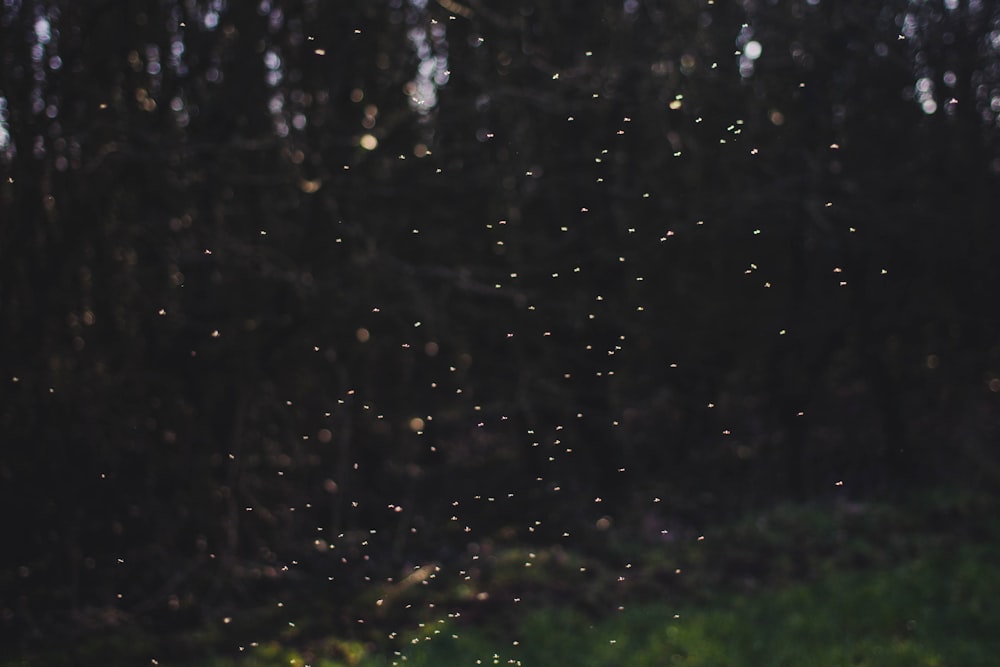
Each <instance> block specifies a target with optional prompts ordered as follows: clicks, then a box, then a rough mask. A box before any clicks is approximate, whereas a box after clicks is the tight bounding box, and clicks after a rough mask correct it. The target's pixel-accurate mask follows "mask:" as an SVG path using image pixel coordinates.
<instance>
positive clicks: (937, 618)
mask: <svg viewBox="0 0 1000 667" xmlns="http://www.w3.org/2000/svg"><path fill="white" fill-rule="evenodd" d="M993 509H994V508H993V506H992V503H990V504H989V505H976V506H972V505H968V504H963V503H956V502H954V501H953V500H948V501H946V502H944V503H941V502H934V503H931V504H929V505H927V506H925V507H922V508H919V507H913V506H908V507H907V508H906V510H905V511H899V510H892V509H887V508H885V507H878V506H870V507H868V508H866V509H865V511H863V512H858V511H856V510H851V511H850V512H847V513H846V514H845V513H843V512H840V513H838V512H837V511H831V510H830V508H828V507H827V508H815V507H811V508H802V507H787V508H784V509H778V510H774V511H770V512H769V513H767V514H766V515H765V516H763V517H761V516H757V517H754V518H751V519H750V520H748V521H743V522H736V523H732V524H728V525H726V526H723V527H720V528H719V530H718V531H716V532H715V533H713V534H709V535H708V537H707V538H706V539H705V540H704V541H700V540H698V541H694V542H693V543H692V544H690V545H688V546H686V547H678V548H676V549H673V550H672V551H670V552H669V553H670V554H671V555H670V558H671V559H673V560H669V561H668V559H667V557H666V556H664V554H665V553H668V551H667V550H665V549H663V548H654V547H650V546H648V545H647V546H646V547H638V546H635V545H633V546H631V547H630V546H627V545H620V548H621V549H622V550H623V551H626V552H628V553H629V554H630V555H631V556H632V557H633V559H634V561H635V567H634V568H632V569H631V570H629V573H630V576H632V573H634V578H635V580H636V582H635V583H633V585H632V588H628V589H626V592H625V593H624V594H623V595H620V596H618V597H617V599H615V595H613V594H612V593H610V592H609V589H608V587H607V586H606V585H604V584H602V585H604V588H600V587H599V585H598V584H596V583H595V584H593V585H592V586H597V588H591V589H587V588H586V585H585V584H580V587H579V590H576V589H574V591H575V593H574V594H573V595H570V596H568V597H567V596H566V589H565V586H562V587H560V588H558V589H557V590H558V591H559V594H558V595H545V594H539V595H537V596H535V597H531V591H532V590H533V589H537V590H539V591H542V592H543V593H544V589H546V588H547V587H548V588H552V587H553V586H554V585H555V582H556V581H557V580H558V579H560V578H561V577H563V576H564V575H565V572H563V571H560V570H559V568H558V567H557V565H556V564H555V559H550V560H549V561H546V559H545V558H543V557H541V556H539V558H537V560H536V561H535V562H536V563H537V564H538V566H537V567H535V568H524V567H523V563H521V562H520V561H521V560H522V559H520V558H518V557H514V558H510V559H507V560H509V562H510V563H511V564H512V565H511V567H510V569H509V570H503V569H502V568H500V569H498V571H497V572H496V574H495V576H494V578H493V587H494V588H493V591H492V592H493V593H494V594H495V595H496V596H498V597H501V596H504V595H505V594H507V599H510V596H509V594H510V592H511V591H517V592H518V593H519V594H524V595H525V597H526V601H525V602H524V603H523V604H515V603H512V602H509V603H506V604H503V605H499V606H497V607H495V608H491V609H492V611H488V612H486V613H483V612H479V613H475V614H463V613H460V614H453V613H447V611H446V610H454V609H460V608H462V603H461V601H460V600H459V599H458V596H457V595H456V596H455V597H453V598H451V599H449V598H448V596H447V595H445V596H444V597H443V598H442V597H439V598H437V599H436V603H435V604H433V605H429V604H426V601H427V600H426V598H424V599H421V600H415V602H421V603H422V604H421V605H414V609H417V608H418V606H419V608H421V609H423V611H422V612H420V613H419V614H418V613H417V612H414V613H413V615H412V618H408V622H409V623H410V625H409V627H410V628H411V629H410V630H409V631H405V630H404V631H399V632H398V634H396V635H395V637H394V640H393V641H391V642H390V641H372V640H371V639H369V640H367V641H360V640H345V639H342V638H338V637H327V636H324V635H323V631H322V628H323V621H322V615H321V614H314V615H313V618H312V629H311V630H308V631H305V630H304V631H303V632H302V634H298V635H296V634H295V633H289V632H287V631H285V632H282V631H280V629H277V624H274V627H275V628H276V630H275V631H274V632H272V633H271V635H270V636H268V635H266V634H264V635H262V636H261V641H259V642H256V645H254V646H248V647H244V650H243V651H240V652H236V651H234V650H233V646H232V644H231V643H230V644H229V645H228V647H226V646H225V645H224V644H223V645H221V646H222V648H219V647H220V643H219V642H218V637H216V638H215V639H214V640H212V641H210V642H206V643H205V644H204V646H203V650H198V646H199V645H198V642H197V641H192V642H189V645H190V646H191V647H193V648H194V650H193V651H189V652H188V653H187V655H188V656H189V657H187V658H184V659H178V660H173V661H172V660H170V659H167V658H159V659H157V658H151V657H150V656H155V655H161V656H162V655H165V654H168V653H169V651H162V648H163V646H164V643H163V642H162V640H161V641H160V643H159V644H158V647H159V648H157V645H156V644H150V645H147V646H142V645H141V642H138V643H137V642H132V641H130V640H128V639H122V640H121V642H119V643H116V644H115V643H113V644H108V643H103V645H95V646H94V647H92V648H90V649H87V650H82V651H81V650H80V647H77V649H78V652H77V653H76V658H75V659H74V660H71V661H70V662H66V663H60V662H59V661H58V660H53V654H52V653H49V654H48V655H47V656H34V657H32V658H22V659H20V660H14V661H9V662H4V661H3V660H0V665H4V666H5V667H10V666H13V665H32V666H34V665H43V664H45V665H50V664H84V663H89V662H91V661H97V662H94V664H98V662H100V663H101V664H154V662H153V661H154V660H155V664H158V665H176V666H177V667H237V666H242V667H279V666H292V667H305V666H311V667H392V666H400V667H404V666H405V667H460V666H462V667H464V666H469V667H475V666H479V665H520V666H525V667H529V666H538V667H543V666H544V667H549V666H560V667H617V666H622V667H625V666H628V667H667V666H670V665H685V666H690V667H741V666H746V667H751V666H752V667H781V666H788V667H792V666H797V665H808V666H810V667H827V666H829V667H834V666H836V667H842V666H862V667H897V666H898V667H902V666H906V667H919V666H923V667H948V666H952V667H977V666H983V667H986V666H987V665H989V666H991V667H992V666H993V665H996V664H997V655H998V654H1000V633H998V632H997V629H998V628H1000V567H998V566H997V563H998V562H1000V561H998V559H1000V531H998V530H997V528H996V526H997V521H996V520H994V519H992V517H993V516H995V514H994V512H993ZM612 559H613V557H612ZM678 559H679V560H682V561H684V563H685V565H686V566H687V567H688V571H686V573H685V576H686V577H687V579H686V582H687V583H686V585H685V586H683V587H678V586H673V585H664V584H663V583H662V577H661V578H658V577H657V572H662V571H664V570H665V569H667V568H673V567H674V565H675V564H676V562H677V561H678ZM499 560H500V561H503V562H506V560H505V559H499ZM546 562H548V563H550V565H549V566H546V565H545V563H546ZM580 562H581V561H580V560H571V562H570V569H572V570H574V571H576V570H579V567H577V566H578V565H579V563H580ZM519 563H520V565H518V564H519ZM591 564H592V565H593V566H594V567H595V568H597V567H599V565H598V564H597V563H591ZM563 565H564V566H565V565H566V562H565V558H564V559H563ZM750 565H753V566H754V567H753V568H752V571H753V576H749V575H747V573H746V572H747V568H748V567H749V566H750ZM672 571H673V570H672V569H671V572H672ZM529 573H530V578H529V576H528V575H529ZM726 573H729V575H728V576H727V574H726ZM734 573H735V574H734ZM593 580H594V581H595V582H596V581H600V582H607V581H609V580H611V581H615V580H616V577H615V576H614V572H613V571H612V570H610V569H608V570H606V571H603V572H600V573H599V574H598V575H597V576H595V577H594V578H593ZM445 592H447V591H445ZM428 607H431V608H432V609H433V610H434V611H433V612H428V611H427V609H428ZM301 625H302V626H303V627H306V626H308V623H307V622H306V619H304V618H303V619H302V623H301ZM317 628H319V629H318V630H317ZM306 633H308V634H306ZM115 647H117V648H115ZM118 649H122V650H121V651H120V655H116V654H117V653H118ZM123 660H124V661H123ZM81 661H82V662H81Z"/></svg>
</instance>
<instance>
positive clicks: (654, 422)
mask: <svg viewBox="0 0 1000 667" xmlns="http://www.w3.org/2000/svg"><path fill="white" fill-rule="evenodd" d="M0 12H2V13H0V445H2V448H0V502H2V503H3V505H4V506H5V507H10V508H17V510H16V511H12V512H9V513H8V515H7V518H6V520H5V525H4V528H5V532H6V534H8V535H11V536H15V537H14V538H13V539H11V540H9V541H8V543H7V546H6V548H5V549H4V551H3V553H2V554H0V581H2V584H3V586H2V597H0V629H2V630H0V631H2V639H3V641H4V644H5V645H7V644H9V645H10V646H13V647H14V648H15V649H16V650H32V649H34V648H37V647H40V646H44V645H46V644H47V643H48V642H50V641H53V640H54V639H56V638H58V639H60V640H62V641H66V642H69V643H74V642H77V641H79V640H81V639H82V638H85V637H90V636H95V635H101V634H102V633H110V634H111V635H114V634H115V633H116V632H118V631H119V630H120V629H121V628H128V629H130V630H132V631H135V632H139V633H151V634H169V632H170V631H173V630H177V631H181V630H184V631H189V630H192V629H197V628H206V627H208V628H216V627H218V623H219V622H220V619H231V622H230V623H229V624H228V625H229V629H228V630H227V631H226V633H224V634H225V637H226V639H225V641H228V642H229V643H230V645H231V644H232V640H231V638H232V637H236V636H253V634H255V633H254V632H253V631H251V630H250V628H252V627H255V626H256V624H258V623H266V624H274V623H285V622H292V621H291V620H290V619H288V618H285V616H283V614H287V613H291V614H292V615H293V616H294V615H295V614H297V612H288V610H289V609H292V608H295V607H296V606H297V605H300V604H301V605H302V606H304V607H308V606H309V605H310V604H312V603H313V602H312V601H313V600H318V599H319V598H321V600H319V601H321V606H322V609H323V610H324V611H325V612H328V613H325V614H324V615H322V616H320V615H317V616H316V617H315V618H316V619H317V620H316V621H315V624H314V626H313V627H308V629H307V630H303V629H301V628H299V629H298V630H296V631H292V630H290V631H289V632H293V634H296V638H297V639H302V640H303V641H304V640H305V637H304V635H315V636H321V635H324V634H326V635H329V634H335V635H338V636H343V637H345V640H347V641H359V642H362V643H364V642H367V641H370V640H371V635H372V634H373V633H375V632H376V630H375V629H374V628H375V627H376V626H379V625H386V626H389V625H391V624H392V623H396V622H399V621H400V620H401V619H402V618H403V617H405V616H407V615H408V614H411V611H410V610H409V609H408V608H407V607H406V606H405V604H400V605H397V604H395V601H397V600H399V601H404V600H407V599H409V596H413V595H414V594H415V592H416V591H419V590H421V589H423V588H425V587H426V588H428V589H431V588H434V586H435V585H436V584H437V582H438V581H444V580H448V581H452V580H454V579H460V580H463V581H465V580H466V578H468V582H469V583H467V584H465V586H466V587H465V589H464V590H465V595H467V596H471V597H472V598H473V599H475V596H477V595H479V594H481V593H485V594H487V595H488V596H495V595H496V592H497V591H502V590H504V589H506V588H508V587H511V588H515V587H518V586H522V587H524V589H525V591H528V592H530V591H532V590H538V591H541V593H542V594H543V595H545V596H549V597H550V598H551V599H552V600H557V599H558V598H559V597H560V596H561V595H564V594H566V591H564V590H560V589H559V587H558V586H557V585H555V581H557V580H553V578H552V577H551V576H549V577H548V578H546V576H545V575H544V574H534V573H535V572H545V573H547V572H550V571H551V570H549V568H556V567H561V568H575V571H576V572H577V573H581V568H587V570H584V571H583V572H584V573H585V572H587V571H589V572H591V574H592V575H593V579H594V583H593V591H592V596H591V598H589V599H591V600H592V602H591V603H590V604H598V603H599V601H601V600H602V599H603V596H604V595H605V594H606V590H607V589H609V588H613V587H614V586H615V585H616V583H617V577H618V576H620V575H619V574H618V570H617V568H618V567H619V566H618V565H617V564H615V565H614V566H609V565H608V563H615V562H616V561H620V562H627V560H626V558H627V554H630V553H647V554H648V553H649V550H648V548H647V547H649V546H650V545H662V546H668V545H671V544H675V543H677V542H684V543H686V541H688V540H691V539H696V538H697V537H698V536H701V535H705V536H706V540H705V541H706V542H711V541H712V539H714V538H713V537H712V534H711V529H712V527H713V526H723V525H726V526H729V525H733V522H734V521H735V520H736V519H735V517H741V516H747V515H749V514H753V513H754V512H757V511H758V510H759V509H760V508H764V507H768V506H772V505H774V504H776V503H777V504H781V503H785V502H791V503H792V504H793V507H791V508H790V509H787V510H783V511H785V512H787V514H784V515H782V514H776V515H774V516H772V517H770V518H769V519H768V521H772V522H776V525H775V526H771V525H758V524H753V525H746V526H743V527H742V528H739V529H734V530H735V532H734V533H733V534H732V535H730V536H728V537H727V539H729V538H731V539H732V540H734V541H735V542H739V541H740V540H742V539H745V538H746V539H749V536H753V539H754V540H758V539H759V540H760V541H761V543H762V544H769V545H770V546H767V547H764V546H761V547H760V548H759V549H758V550H757V552H756V553H757V554H758V556H757V557H752V558H748V559H742V560H741V558H740V556H739V555H738V554H737V555H733V556H731V557H729V558H728V559H724V560H715V561H711V562H709V561H706V562H705V563H704V565H705V568H704V569H705V571H712V572H715V573H717V575H716V576H718V577H719V578H720V580H726V579H727V578H728V577H729V576H730V575H729V574H728V573H729V572H730V571H731V572H735V573H739V576H740V577H742V578H743V579H744V580H745V581H746V582H752V581H756V580H759V579H760V580H763V579H767V578H773V577H778V578H782V577H789V578H794V577H798V576H809V575H810V573H812V572H814V571H816V570H817V568H820V567H821V566H822V563H818V562H816V561H814V560H813V559H812V558H813V557H812V556H811V555H810V554H814V553H815V552H816V551H817V550H824V549H828V550H831V551H833V552H835V553H837V554H838V557H839V558H840V559H841V561H839V562H837V563H836V564H834V565H833V566H832V567H834V568H839V567H841V566H842V565H843V566H853V565H854V564H870V565H877V564H882V563H883V562H890V561H891V560H892V558H894V557H895V555H896V554H905V553H906V552H907V550H908V549H909V548H910V540H911V539H913V538H912V537H911V536H910V533H908V532H906V531H893V532H892V533H891V535H892V539H893V540H894V541H893V542H892V543H890V544H887V545H881V546H879V547H878V548H873V547H871V545H872V544H873V543H874V542H873V541H871V540H863V541H861V542H858V543H855V542H852V540H851V538H850V537H848V536H847V535H848V534H849V531H847V532H844V531H845V530H846V529H845V526H847V525H851V526H853V524H849V523H848V524H841V523H837V522H840V521H846V522H849V521H857V522H859V529H860V530H864V526H865V525H866V524H865V522H866V521H867V520H868V519H867V518H865V517H867V516H868V514H867V511H864V510H863V508H866V507H869V505H867V504H866V503H869V502H871V501H872V500H873V499H886V498H893V497H912V496H913V495H914V494H918V493H920V492H923V491H924V490H927V489H933V488H936V487H939V486H944V487H954V486H956V485H961V486H963V487H965V488H967V489H969V490H970V494H971V495H972V496H974V497H978V495H979V494H981V493H989V492H990V491H991V490H992V489H994V488H995V485H996V483H997V482H998V481H1000V458H998V456H997V453H996V448H995V447H994V446H993V443H994V442H995V440H996V436H997V433H998V428H1000V416H998V415H1000V410H998V407H1000V406H998V400H1000V339H998V336H997V332H998V331H1000V311H997V309H996V308H995V307H994V306H993V302H994V300H995V294H996V292H997V288H998V287H1000V264H998V263H997V262H996V261H995V259H996V258H995V249H996V248H997V247H1000V238H998V235H1000V227H997V225H996V224H995V211H996V210H997V204H998V200H997V196H998V193H1000V188H998V187H997V186H998V183H997V180H998V177H1000V155H998V153H997V147H998V143H997V139H998V137H997V131H996V130H997V113H998V109H1000V74H998V72H1000V46H998V44H1000V42H998V40H997V39H996V35H997V29H998V27H997V26H998V21H1000V16H998V14H997V10H996V8H994V7H992V5H990V4H989V3H971V2H970V3H963V2H946V3H944V5H941V4H940V3H916V2H905V1H903V0H885V1H883V2H877V3H870V2H860V1H859V2H846V3H838V2H829V1H826V0H820V1H818V2H812V1H811V0H810V1H809V2H799V1H797V0H796V1H790V2H776V3H756V2H745V3H721V2H720V3H713V2H703V1H702V0H685V1H683V2H670V3H665V2H656V1H653V0H649V1H646V2H638V1H633V0H629V1H627V2H624V3H622V4H621V5H619V4H614V5H611V4H608V3H596V2H595V3H570V2H534V1H532V0H523V1H521V2H517V3H513V4H511V3H500V2H488V1H485V0H476V1H475V2H468V3H465V2H461V1H459V0H454V1H453V0H447V1H445V0H439V1H438V2H418V1H417V0H374V1H373V0H365V1H361V0H357V1H349V2H337V3H322V2H317V1H315V0H287V1H283V2H279V1H278V0H261V1H260V2H255V3H247V2H225V1H223V0H185V1H184V2H180V1H176V2H174V1H161V0H155V1H154V0H141V1H136V2H129V3H117V2H110V1H103V2H101V1H98V2H93V3H80V2H67V1H52V2H40V1H33V0H25V1H23V2H8V3H5V4H4V6H3V8H2V10H0ZM832 498H837V499H839V500H840V501H841V502H843V503H844V504H843V507H844V508H848V507H856V508H862V511H859V513H858V517H856V518H854V519H848V518H846V516H848V515H850V516H854V515H851V513H850V512H849V511H847V510H845V512H846V514H845V517H842V518H838V519H835V520H834V519H830V520H829V521H833V523H826V524H823V523H820V524H813V523H812V522H811V520H810V519H809V514H808V510H802V509H796V507H794V505H798V506H799V507H802V503H806V502H819V501H823V500H830V499H832ZM800 511H801V512H806V514H803V515H800V514H797V513H798V512H800ZM803 517H804V518H803ZM852 529H853V528H852ZM925 529H926V526H923V525H920V526H914V528H913V530H914V531H920V530H925ZM740 531H742V532H740ZM866 548H868V549H870V550H869V551H868V552H865V549H866ZM685 553H686V552H685ZM696 553H697V552H692V555H691V558H692V559H694V560H695V561H697V558H698V557H697V556H696V555H695V554H696ZM532 554H534V556H532ZM705 558H707V556H705ZM755 558H756V559H755ZM887 559H888V560H887ZM480 561H489V563H490V565H489V567H482V566H481V562H480ZM527 562H531V563H532V565H531V567H530V568H527V567H525V563H527ZM824 562H825V561H824ZM709 565H710V566H711V567H708V566H709ZM635 566H636V567H644V568H646V569H649V570H654V571H655V570H656V568H658V567H661V566H663V567H669V563H667V562H666V561H665V562H664V563H662V564H656V563H655V562H653V563H646V564H639V563H636V564H635ZM533 568H537V569H533ZM515 569H516V571H517V574H516V576H515V575H514V574H513V573H514V571H515ZM526 569H531V570H532V574H531V576H525V572H524V570H526ZM595 570H596V574H595V573H594V572H595ZM667 571H670V570H667ZM706 576H707V575H706ZM534 577H537V579H535V578H534ZM608 577H610V580H609V579H608ZM570 581H572V582H573V583H572V584H567V585H566V587H567V588H571V587H572V586H575V585H577V583H576V581H577V580H570ZM626 581H627V579H626ZM541 584H545V585H544V586H543V585H541ZM317 590H321V591H322V594H320V595H317V593H316V592H317ZM451 590H457V589H451V588H449V591H451ZM588 590H589V589H588ZM450 594H451V593H450V592H449V593H447V594H445V596H446V597H447V596H448V595H450ZM528 594H529V593H527V592H526V593H525V595H528ZM377 596H382V597H377ZM418 597H419V598H420V599H423V598H422V597H420V596H418ZM378 599H381V600H383V606H382V607H378V606H375V607H372V605H371V604H369V603H374V602H376V601H377V600H378ZM585 599H586V598H585ZM387 600H388V602H386V601H387ZM317 603H318V602H317ZM279 605H283V606H279ZM383 607H384V609H383ZM274 609H277V610H279V611H278V612H273V613H269V612H263V611H261V610H274ZM373 609H374V611H373ZM331 610H332V612H331ZM295 627H299V626H295ZM369 627H371V628H373V629H369ZM332 630H336V632H331V631H332ZM212 632H215V631H212ZM210 634H211V632H210ZM220 641H221V639H220ZM239 641H242V640H239ZM276 650H279V651H283V650H285V649H284V648H280V649H276ZM323 655H325V654H323ZM351 655H353V654H351ZM346 656H347V654H346V653H345V654H344V655H330V656H327V657H326V658H324V659H329V660H346V659H347V658H346ZM289 659H291V658H289Z"/></svg>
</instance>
